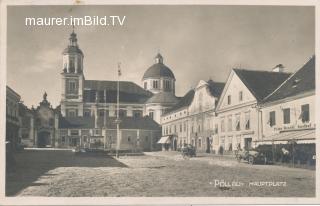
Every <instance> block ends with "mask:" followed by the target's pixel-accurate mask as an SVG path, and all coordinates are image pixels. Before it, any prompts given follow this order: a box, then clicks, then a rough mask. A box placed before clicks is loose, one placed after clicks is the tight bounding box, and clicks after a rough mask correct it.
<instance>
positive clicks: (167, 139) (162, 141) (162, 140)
mask: <svg viewBox="0 0 320 206" xmlns="http://www.w3.org/2000/svg"><path fill="white" fill-rule="evenodd" d="M157 143H158V144H168V143H170V136H163V137H161V138H160V139H159V141H158V142H157Z"/></svg>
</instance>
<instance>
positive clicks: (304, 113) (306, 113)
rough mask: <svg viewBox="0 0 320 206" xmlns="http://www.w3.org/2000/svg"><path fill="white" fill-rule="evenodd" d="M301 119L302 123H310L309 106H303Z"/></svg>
mask: <svg viewBox="0 0 320 206" xmlns="http://www.w3.org/2000/svg"><path fill="white" fill-rule="evenodd" d="M300 118H301V120H302V122H309V121H310V111H309V104H304V105H302V106H301V114H300Z"/></svg>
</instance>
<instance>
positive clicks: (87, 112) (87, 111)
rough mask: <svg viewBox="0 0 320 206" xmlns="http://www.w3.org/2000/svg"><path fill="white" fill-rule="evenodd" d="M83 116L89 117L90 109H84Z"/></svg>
mask: <svg viewBox="0 0 320 206" xmlns="http://www.w3.org/2000/svg"><path fill="white" fill-rule="evenodd" d="M83 116H85V117H90V116H91V113H90V111H89V110H86V111H84V113H83Z"/></svg>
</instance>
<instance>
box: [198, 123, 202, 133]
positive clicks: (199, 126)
mask: <svg viewBox="0 0 320 206" xmlns="http://www.w3.org/2000/svg"><path fill="white" fill-rule="evenodd" d="M198 132H201V125H200V124H199V125H198Z"/></svg>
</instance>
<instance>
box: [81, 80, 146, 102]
mask: <svg viewBox="0 0 320 206" xmlns="http://www.w3.org/2000/svg"><path fill="white" fill-rule="evenodd" d="M105 90H106V97H104V91H105ZM97 93H98V102H107V103H116V102H117V81H98V80H85V81H84V94H83V95H84V101H85V102H95V101H96V95H97ZM151 96H152V93H151V92H149V91H147V90H144V89H143V88H141V87H140V86H138V85H137V84H135V83H133V82H128V81H120V82H119V101H120V103H144V102H146V101H147V99H148V98H150V97H151Z"/></svg>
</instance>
